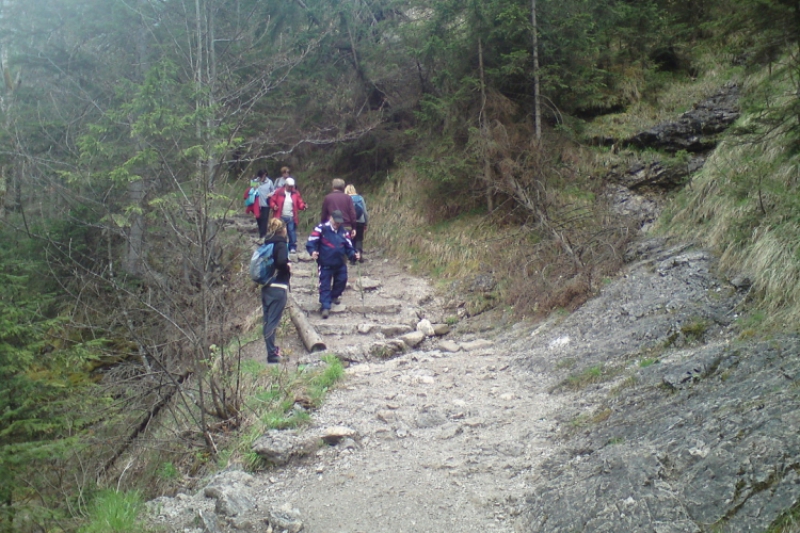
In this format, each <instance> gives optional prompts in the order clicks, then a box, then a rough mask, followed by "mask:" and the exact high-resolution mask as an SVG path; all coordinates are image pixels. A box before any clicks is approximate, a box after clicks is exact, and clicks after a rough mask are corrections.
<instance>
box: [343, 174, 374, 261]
mask: <svg viewBox="0 0 800 533" xmlns="http://www.w3.org/2000/svg"><path fill="white" fill-rule="evenodd" d="M344 193H345V194H347V195H349V196H350V198H352V199H353V207H354V208H355V210H356V231H354V232H353V247H354V248H355V249H356V252H358V253H359V254H361V257H360V258H359V260H358V261H359V262H360V263H363V262H364V235H365V234H366V231H367V222H368V220H369V216H368V215H367V204H366V203H365V202H364V198H363V197H362V196H361V195H360V194H358V193H357V192H356V188H355V186H353V185H352V184H351V185H348V186H347V187H345V188H344Z"/></svg>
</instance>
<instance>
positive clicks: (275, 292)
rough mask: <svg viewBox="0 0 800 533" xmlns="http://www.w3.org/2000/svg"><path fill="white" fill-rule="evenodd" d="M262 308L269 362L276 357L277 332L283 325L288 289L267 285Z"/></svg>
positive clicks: (264, 288) (264, 290)
mask: <svg viewBox="0 0 800 533" xmlns="http://www.w3.org/2000/svg"><path fill="white" fill-rule="evenodd" d="M261 307H262V309H263V310H264V342H266V344H267V361H269V360H270V359H272V358H274V357H275V352H276V351H277V348H276V347H275V331H277V329H278V326H279V325H280V324H281V315H283V309H284V308H285V307H286V289H281V288H278V287H270V286H268V285H265V286H264V287H262V288H261Z"/></svg>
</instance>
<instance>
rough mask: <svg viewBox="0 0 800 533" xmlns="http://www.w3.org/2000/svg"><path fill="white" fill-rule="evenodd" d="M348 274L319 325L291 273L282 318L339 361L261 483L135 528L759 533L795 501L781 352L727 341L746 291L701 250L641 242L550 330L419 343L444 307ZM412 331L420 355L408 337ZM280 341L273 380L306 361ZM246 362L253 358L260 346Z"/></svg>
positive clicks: (389, 272) (789, 379) (786, 365)
mask: <svg viewBox="0 0 800 533" xmlns="http://www.w3.org/2000/svg"><path fill="white" fill-rule="evenodd" d="M370 259H371V260H370V261H369V262H368V263H366V264H365V265H363V270H362V273H361V274H362V276H361V277H362V281H363V279H364V278H369V279H370V280H373V281H375V283H374V284H372V285H370V287H371V288H370V289H369V290H367V291H365V294H364V295H363V296H364V299H363V301H362V295H361V291H359V290H358V289H357V287H358V285H357V283H358V279H357V277H358V276H357V275H356V277H355V279H354V278H353V277H351V283H352V285H353V286H352V287H351V288H350V289H348V291H347V292H345V295H344V297H343V302H342V305H341V307H340V308H339V309H337V312H336V313H334V314H333V315H332V316H331V318H329V319H328V320H323V319H322V318H321V317H320V316H319V313H318V312H317V308H316V295H315V291H314V290H313V287H314V285H313V273H312V272H306V274H301V273H300V272H302V271H303V269H308V268H309V264H306V266H305V267H302V266H300V267H298V272H297V274H296V278H295V289H294V290H295V292H296V295H297V299H298V302H299V304H298V305H300V306H302V307H303V308H304V309H305V310H306V311H307V315H308V318H309V320H310V321H312V322H313V323H314V324H315V325H316V326H318V327H319V328H320V330H322V331H323V332H324V333H323V336H324V337H325V339H326V341H327V342H328V343H329V347H328V348H329V351H332V352H334V353H337V354H339V355H340V356H341V357H342V358H344V359H345V360H347V361H349V362H350V365H349V367H348V368H347V375H346V378H345V380H344V381H343V382H342V383H341V385H340V386H339V387H338V388H337V389H336V390H334V391H332V392H331V393H330V394H329V396H328V398H327V399H326V402H325V404H324V405H323V406H322V407H321V408H320V409H319V410H318V411H316V412H314V413H313V417H312V418H313V422H312V424H311V425H310V426H309V427H305V428H302V429H298V430H287V431H271V432H268V433H267V434H265V435H263V436H262V437H261V438H259V439H258V440H257V441H256V442H255V444H254V446H253V450H254V451H255V452H256V453H258V454H260V455H261V456H262V457H264V458H266V459H268V460H269V461H270V462H271V463H272V464H274V465H275V466H274V467H273V468H271V469H269V470H267V471H262V472H257V473H245V472H243V471H241V470H238V469H236V468H230V469H227V470H225V471H223V472H220V473H218V474H217V475H215V476H214V477H213V478H212V479H210V480H206V481H205V483H203V484H202V485H201V486H200V487H199V488H198V489H197V490H196V491H195V492H188V493H186V494H179V495H178V496H176V497H174V498H159V499H157V500H155V501H153V502H151V503H150V509H151V511H152V519H153V521H154V522H155V523H156V524H160V525H162V526H166V529H167V530H169V531H181V532H193V533H198V532H209V533H214V532H229V531H230V532H233V531H258V532H262V531H263V532H269V531H275V532H276V531H290V532H292V531H294V532H296V531H301V530H302V531H308V532H313V533H318V532H319V533H322V532H325V533H337V532H342V533H344V532H348V533H356V532H375V531H381V532H467V531H469V532H475V531H486V532H512V531H513V532H523V531H531V532H546V531H547V532H562V531H563V532H566V531H586V532H594V531H598V532H599V531H626V532H656V533H667V532H676V533H677V532H692V533H696V532H703V531H764V530H766V528H767V527H769V525H770V524H772V523H774V522H775V521H776V520H780V519H781V518H780V517H781V513H782V512H783V511H784V510H785V509H787V508H789V507H791V506H792V505H793V504H794V503H795V502H797V501H798V498H800V438H798V431H797V429H798V427H800V387H798V385H797V383H798V381H797V380H798V377H800V358H799V357H797V355H798V350H800V348H798V345H799V344H800V343H798V340H797V339H796V338H794V337H782V338H779V339H773V340H771V341H769V342H755V341H750V342H748V341H742V340H737V339H736V335H737V333H736V331H737V330H736V328H735V327H734V326H735V322H736V320H737V316H738V309H739V306H740V305H741V303H742V301H743V299H744V298H745V297H746V294H747V292H748V288H749V284H748V282H747V280H746V279H743V278H742V279H734V280H724V279H721V278H719V277H718V276H717V275H715V273H714V259H713V258H712V257H711V256H710V255H709V254H708V253H706V252H704V251H703V250H697V249H694V248H692V247H690V246H687V245H671V244H670V243H667V242H664V241H662V240H648V241H642V242H639V243H636V244H635V245H634V246H632V247H631V248H630V250H629V252H628V255H627V257H626V259H627V260H628V265H627V267H626V268H625V269H624V271H623V273H622V274H621V275H620V276H619V277H618V278H617V279H615V280H611V281H610V283H608V284H607V285H606V286H605V288H604V289H603V290H602V292H601V294H600V295H598V297H597V298H595V299H593V300H592V301H590V302H588V303H587V304H586V305H585V306H583V307H582V308H581V309H579V310H577V311H576V312H574V313H572V314H569V315H561V314H556V315H554V316H553V317H551V318H550V319H548V320H546V321H544V322H542V323H538V324H536V323H528V322H519V323H509V322H507V321H506V320H505V319H504V317H503V316H502V315H500V314H496V315H492V316H478V317H472V318H466V319H464V320H462V321H461V322H460V323H459V324H458V325H457V326H456V327H454V328H453V330H452V331H449V332H447V333H446V334H445V330H446V328H442V329H439V330H438V335H437V331H433V330H435V329H436V326H437V325H441V324H442V323H443V321H444V320H445V318H446V317H447V316H452V315H453V314H454V313H456V312H457V303H458V301H457V300H453V299H452V297H448V298H449V301H448V302H444V301H443V300H441V299H440V298H439V297H437V296H436V295H435V294H434V292H433V290H432V288H431V287H430V285H429V284H428V283H427V282H426V281H425V280H423V279H420V278H416V277H414V276H410V275H408V274H407V273H405V272H404V271H402V270H401V269H398V268H397V267H396V266H394V265H393V264H391V263H389V262H385V261H383V260H381V259H380V258H379V257H377V256H373V257H371V258H370ZM303 279H306V280H307V281H303ZM309 281H311V282H312V283H309ZM365 285H367V283H366V282H365ZM454 304H455V305H456V307H448V306H451V305H454ZM390 308H391V309H392V311H391V312H390V311H389V309H390ZM426 320H427V321H429V322H430V323H431V325H432V326H434V327H433V328H431V330H428V329H427V327H426ZM328 327H330V329H326V328H328ZM418 327H419V328H420V329H425V333H422V340H419V339H420V336H419V335H413V336H411V337H409V335H411V333H416V332H418V330H417V328H418ZM403 338H406V339H410V341H411V342H410V343H405V341H402V339H403ZM417 341H419V342H417ZM296 342H297V344H296V345H288V346H287V351H288V352H289V354H290V359H289V361H288V362H287V363H285V364H288V365H292V364H298V363H304V362H310V361H312V360H314V359H316V358H317V355H318V354H307V353H305V351H304V350H303V349H302V347H301V346H300V344H299V341H296ZM387 346H388V347H394V348H392V349H393V350H394V349H395V348H396V349H397V350H396V352H391V351H386V349H387ZM251 349H252V350H254V352H253V354H252V355H253V357H263V353H262V352H263V347H262V345H261V343H260V342H259V343H254V344H253V345H252V346H251Z"/></svg>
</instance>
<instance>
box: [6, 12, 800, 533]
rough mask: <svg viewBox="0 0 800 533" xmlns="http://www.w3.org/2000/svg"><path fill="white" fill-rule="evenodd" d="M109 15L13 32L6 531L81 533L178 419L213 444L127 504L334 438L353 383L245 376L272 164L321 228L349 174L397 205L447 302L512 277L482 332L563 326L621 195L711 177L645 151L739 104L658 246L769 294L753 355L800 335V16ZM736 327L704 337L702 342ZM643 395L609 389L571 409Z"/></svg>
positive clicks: (379, 244)
mask: <svg viewBox="0 0 800 533" xmlns="http://www.w3.org/2000/svg"><path fill="white" fill-rule="evenodd" d="M107 4H108V3H107V2H102V1H100V0H88V1H87V2H80V3H77V2H75V1H74V0H58V1H56V0H37V1H35V2H33V3H24V2H23V3H20V2H11V3H10V4H8V5H7V6H4V8H3V16H2V17H0V34H2V35H3V36H4V40H3V64H2V71H3V82H2V84H0V111H2V113H0V116H1V117H2V121H3V127H2V128H0V146H3V147H4V150H2V151H0V202H2V206H1V207H2V209H0V272H2V274H1V275H0V479H2V480H3V484H2V487H0V533H6V532H7V531H12V530H14V529H15V525H17V524H16V522H19V521H20V520H25V521H29V522H31V524H32V525H31V528H30V529H35V528H38V529H40V530H52V529H53V528H54V527H55V526H54V525H53V524H55V523H56V522H57V523H58V526H57V527H58V528H60V529H63V530H71V531H74V530H75V529H77V528H78V526H79V523H80V522H81V521H82V520H84V519H85V517H84V516H82V515H81V514H80V513H79V512H76V511H75V510H76V509H84V508H86V506H85V505H86V502H85V501H83V499H84V498H85V495H86V494H90V493H91V491H92V490H94V488H92V487H86V486H82V485H83V484H82V482H77V481H76V480H79V479H84V476H82V475H81V474H82V473H83V472H85V471H100V470H102V471H107V469H110V470H108V471H109V472H111V473H112V474H113V472H114V465H113V464H112V465H109V464H106V463H107V462H112V463H113V461H112V458H114V457H116V456H117V452H118V451H119V450H120V449H125V448H127V446H128V445H129V444H131V440H134V441H135V440H136V438H137V437H138V436H139V435H138V434H137V433H136V432H138V431H139V430H138V429H136V428H140V427H141V428H144V429H142V431H145V430H147V431H157V430H156V429H153V428H155V427H156V426H158V424H156V423H154V424H152V425H149V424H147V425H146V426H147V428H145V427H144V426H143V425H141V423H142V421H143V420H149V419H150V417H151V415H155V414H156V413H157V412H169V413H170V417H171V420H169V423H170V424H174V427H170V428H166V429H165V428H161V430H162V431H163V432H164V434H166V435H170V436H173V435H178V434H180V435H190V436H191V437H190V438H186V439H183V438H182V439H175V438H172V439H171V440H169V442H167V443H164V444H162V445H161V446H163V450H166V451H163V450H162V449H159V450H157V451H155V450H152V449H147V450H142V453H140V454H138V457H140V458H142V461H145V459H144V458H148V457H152V458H153V459H152V461H151V464H149V465H147V466H146V467H142V468H137V469H135V471H136V472H137V473H140V474H137V475H141V476H142V477H141V478H134V477H133V476H130V477H129V478H126V479H125V480H124V483H123V485H124V484H126V483H129V484H130V486H124V487H121V489H124V490H127V489H128V488H131V489H133V488H135V487H137V486H139V487H145V486H146V487H147V488H150V489H152V490H158V487H161V486H163V485H164V484H168V483H170V482H172V480H176V479H181V477H182V476H181V473H182V472H187V473H190V474H192V475H195V474H198V473H201V472H202V471H203V470H204V469H207V468H214V467H217V466H219V465H221V464H225V463H227V462H229V461H237V460H243V461H244V462H246V463H247V464H249V465H251V467H254V466H256V465H257V463H258V461H257V457H253V456H252V455H251V452H249V448H248V442H252V439H254V438H257V436H258V435H259V434H260V432H261V431H264V430H266V429H268V428H290V427H297V426H299V425H302V424H305V423H307V421H308V417H309V414H308V410H309V409H313V408H315V407H318V406H319V405H320V404H321V402H322V401H323V399H324V397H325V394H326V392H327V391H328V390H329V388H330V387H331V386H333V384H334V383H335V382H336V380H338V379H340V378H341V375H342V371H343V370H342V367H341V364H340V363H339V362H338V361H335V360H333V359H331V358H326V360H325V364H324V365H323V366H322V367H320V368H318V367H308V368H302V369H297V370H292V371H288V370H287V371H282V370H275V369H266V368H264V366H263V365H261V364H260V363H256V362H253V361H248V360H245V359H244V358H243V357H242V345H243V344H245V343H246V342H248V341H249V340H252V339H253V338H255V337H257V331H256V329H257V328H255V329H254V328H253V327H252V326H253V325H254V324H252V321H253V318H252V309H251V308H250V307H251V306H252V302H253V301H254V300H255V299H256V295H255V294H254V291H253V287H252V284H247V283H244V279H243V278H244V276H243V271H242V267H243V261H242V257H243V256H245V255H246V250H247V249H248V247H249V245H250V244H251V243H250V242H249V241H248V238H247V237H246V236H244V235H242V234H239V233H238V232H235V231H222V230H223V229H225V228H230V227H231V226H230V224H229V222H230V219H231V217H232V215H233V214H234V213H236V212H239V211H241V209H242V205H241V193H242V186H241V185H242V182H243V181H244V180H245V179H246V178H248V177H249V176H251V175H253V174H254V172H255V170H257V169H258V168H260V167H265V168H267V169H268V170H270V173H271V174H272V175H275V174H276V172H275V171H276V170H277V168H279V167H280V166H282V165H283V164H289V165H296V166H297V167H299V168H295V169H293V170H294V174H295V176H296V177H297V178H299V179H300V180H301V181H300V184H301V189H302V190H303V194H304V197H305V199H306V200H307V202H308V203H309V204H310V206H311V209H309V210H308V211H307V212H304V213H302V214H301V227H302V228H309V227H311V225H312V223H313V222H314V221H315V219H316V215H317V213H318V211H317V210H316V209H315V208H314V207H315V206H318V205H319V201H320V199H321V197H322V195H323V194H324V193H325V192H326V191H327V190H328V189H329V181H330V178H331V177H334V176H336V177H343V178H345V179H346V180H347V181H352V182H354V183H355V184H356V186H357V187H358V188H359V190H361V191H362V192H364V193H365V194H366V196H367V200H368V204H369V207H370V210H369V211H370V230H369V234H368V237H367V246H373V245H374V246H375V248H381V250H382V251H383V252H385V254H386V255H388V256H391V257H393V258H396V259H399V260H400V261H402V262H403V263H404V264H409V265H411V266H412V269H413V270H414V271H417V272H423V273H434V274H435V275H436V277H437V278H439V279H438V280H437V281H436V282H437V285H438V286H440V287H442V290H443V291H447V290H449V289H450V288H451V287H452V286H453V285H452V283H451V282H452V280H455V279H461V278H469V277H471V276H475V275H477V274H481V275H487V276H491V277H492V278H493V279H494V280H495V281H496V287H497V288H496V289H495V290H493V291H492V292H491V293H490V294H485V295H484V294H475V295H472V296H469V297H463V298H461V296H462V295H458V297H459V298H461V301H460V302H459V304H461V303H463V304H464V308H465V309H466V311H467V312H468V313H478V312H483V311H485V310H486V309H488V308H490V307H495V306H499V307H500V308H501V309H508V310H513V313H514V314H516V315H518V316H519V317H529V316H532V315H538V316H547V315H548V314H550V313H552V312H554V311H555V313H556V315H555V316H556V318H557V317H558V315H559V314H560V315H561V317H562V318H563V317H564V316H567V315H568V313H570V312H571V311H572V310H574V309H575V308H576V306H578V305H580V304H581V303H582V302H584V301H585V300H586V299H587V298H589V297H590V296H591V295H592V294H593V293H594V292H596V291H597V290H598V289H599V288H600V287H601V286H602V285H603V284H605V283H606V282H607V280H608V279H610V278H611V277H613V276H614V275H615V274H616V272H617V271H618V269H619V267H620V265H621V264H622V258H623V255H624V254H623V251H624V250H625V247H626V245H627V244H628V242H629V241H630V239H631V238H632V237H633V236H634V235H635V234H636V230H637V227H636V226H635V225H634V224H633V222H631V221H630V220H628V219H627V218H625V217H624V216H621V215H619V214H617V213H614V212H613V211H612V210H609V208H608V207H609V206H608V202H607V194H606V193H607V188H606V185H607V181H608V180H606V177H607V176H608V175H609V173H612V174H614V173H619V172H624V169H626V168H629V167H630V165H632V164H639V163H644V164H653V165H656V164H658V165H661V166H662V167H665V168H678V167H681V166H684V165H686V164H687V163H688V162H689V159H690V157H691V156H692V155H693V154H689V153H686V152H683V151H678V152H677V153H674V154H673V153H666V152H661V151H657V150H652V149H649V150H637V149H635V148H632V147H630V146H627V145H626V143H625V140H626V139H628V138H629V137H630V136H631V135H633V134H635V133H637V132H641V131H643V130H645V129H647V128H650V127H652V126H653V125H654V124H657V123H659V122H661V121H664V120H667V119H672V118H674V117H676V116H678V115H679V114H680V113H682V112H683V111H686V110H688V109H690V108H691V106H693V105H694V104H696V103H697V102H699V101H701V100H702V99H703V98H705V97H708V96H709V95H711V94H714V92H716V91H717V90H718V89H719V87H720V86H722V85H723V84H725V83H729V82H735V83H737V84H738V85H739V87H740V90H741V93H742V114H741V117H740V119H739V121H738V122H737V124H736V128H735V129H734V130H732V131H730V132H727V133H725V134H723V135H721V136H720V141H721V142H720V145H719V147H718V148H717V149H716V151H715V152H714V153H713V154H712V155H711V156H710V157H709V158H708V159H707V161H706V163H705V166H704V167H703V169H702V171H700V172H699V173H697V174H696V175H693V176H691V177H690V178H689V182H688V185H687V186H686V187H684V188H683V189H682V190H680V191H679V192H676V193H675V194H674V196H673V197H671V198H670V201H669V203H668V205H667V206H666V209H665V211H664V214H663V217H662V218H661V220H660V222H659V225H658V228H657V230H658V231H660V232H662V233H663V234H668V235H673V236H676V237H679V238H682V239H691V240H693V241H695V242H698V243H699V244H701V245H703V246H709V247H711V248H713V249H715V250H716V251H717V252H718V253H719V255H720V261H721V268H722V270H723V271H724V272H726V273H731V274H733V273H737V274H738V273H740V272H741V271H743V273H744V274H746V275H747V276H749V277H750V278H751V279H752V280H753V287H752V289H751V290H750V293H749V294H748V300H747V303H748V304H750V303H753V304H755V305H756V306H757V308H758V309H757V310H755V311H751V312H749V313H748V314H746V315H744V316H743V318H741V319H740V321H739V326H740V337H741V338H742V339H746V338H750V337H754V336H757V335H761V334H763V333H764V332H770V331H774V330H778V329H782V328H790V329H794V328H796V324H798V323H800V239H799V238H798V234H800V195H798V194H797V192H798V187H799V186H800V182H798V179H797V176H798V173H797V168H798V157H800V154H799V153H798V149H797V147H798V140H800V118H798V117H800V98H798V97H797V95H798V94H800V91H798V84H799V83H800V82H798V77H797V75H796V73H797V72H798V59H797V53H796V52H797V51H796V47H797V45H796V43H797V41H798V28H797V27H796V20H797V18H796V9H797V6H796V5H795V4H793V3H791V2H783V1H775V0H764V1H762V0H733V1H728V0H726V1H722V0H688V1H686V2H673V1H667V0H644V1H639V2H635V3H634V2H630V1H629V0H598V1H596V2H585V1H584V0H565V1H561V2H539V3H538V7H537V21H538V23H537V24H538V27H537V28H532V27H531V20H532V18H531V12H530V9H531V5H530V3H529V2H522V1H518V0H487V1H477V0H468V1H457V0H443V1H441V2H435V3H430V2H420V1H417V0H409V1H407V2H403V3H398V2H395V1H391V2H390V1H389V0H376V1H374V2H369V3H355V4H352V5H351V4H348V5H347V6H345V7H343V4H342V3H341V2H334V1H331V0H315V1H312V2H273V1H258V2H256V1H252V0H244V1H243V2H241V1H237V2H231V1H230V0H199V2H198V3H197V5H196V7H197V12H196V13H195V12H193V10H187V11H184V10H170V9H166V10H165V9H163V6H162V5H160V4H157V3H148V2H143V3H141V4H140V5H137V6H136V10H135V12H134V11H131V6H129V5H128V4H126V3H112V5H107ZM201 12H202V13H206V14H207V17H208V19H207V20H206V21H205V24H203V23H200V21H199V20H196V19H195V17H198V18H199V15H198V13H201ZM242 13H247V14H248V15H247V16H246V17H242ZM265 21H267V22H265ZM19 28H30V29H32V31H33V32H34V33H33V34H31V33H30V32H20V31H19ZM42 28H46V29H47V32H48V38H47V39H37V38H32V37H31V35H34V36H35V35H38V33H36V32H39V31H40V29H42ZM211 28H213V31H214V35H213V36H211V35H209V34H208V33H207V32H208V31H210V29H211ZM534 31H535V32H536V35H537V38H538V43H539V50H538V54H539V62H540V63H539V64H540V68H539V69H538V70H534V69H533V68H532V66H531V65H532V54H531V36H532V32H534ZM183 43H196V46H197V50H196V54H195V53H193V54H191V55H187V54H186V49H185V48H184V44H183ZM221 43H225V44H224V46H223V45H222V44H221ZM342 43H345V44H344V45H343V44H342ZM130 65H134V67H130ZM20 80H24V83H22V82H20ZM534 81H538V82H539V84H540V87H541V96H542V98H541V101H542V102H543V103H542V105H541V107H539V108H537V107H536V106H535V103H536V101H535V99H534V98H533V95H532V94H531V87H532V86H533V85H534ZM539 113H540V114H541V118H542V120H541V121H540V122H538V123H536V122H535V121H534V119H533V117H536V116H537V115H538V114H539ZM537 130H541V135H539V133H538V131H537ZM711 297H713V295H711ZM446 321H447V323H448V324H450V325H455V324H456V323H457V322H458V317H456V316H451V317H448V318H447V319H446ZM708 327H709V324H707V323H706V322H705V321H704V320H699V319H698V320H693V321H691V322H689V323H687V324H683V325H682V326H681V327H680V331H676V332H675V335H674V338H673V339H672V342H675V341H677V340H679V339H681V340H686V341H687V342H698V341H701V340H702V338H703V336H704V335H705V332H706V330H707V328H708ZM663 349H665V347H664V346H661V347H657V348H653V350H652V351H651V352H649V353H648V354H647V357H645V358H643V359H641V360H640V361H639V365H640V367H642V368H644V367H646V366H647V365H649V364H653V363H654V362H656V361H657V358H658V355H660V354H659V352H660V351H661V350H663ZM571 364H575V362H574V361H572V362H568V361H564V362H560V363H559V368H569V369H571V370H572V369H573V367H572V366H570V365H571ZM616 375H618V372H617V370H616V369H610V368H606V367H603V366H595V367H590V368H587V369H584V370H583V371H581V372H578V373H575V374H574V375H572V376H570V377H569V378H567V379H566V380H565V381H564V383H562V384H561V385H560V386H561V387H564V388H567V389H569V390H580V389H582V388H584V387H586V386H588V385H590V384H592V383H598V382H602V381H605V380H608V379H611V378H612V377H614V376H616ZM626 383H630V382H629V380H624V381H622V382H621V384H620V386H622V385H624V384H626ZM87 399H88V401H87ZM112 400H113V401H112ZM296 406H299V407H302V409H300V408H299V407H296ZM162 408H164V409H163V411H162ZM165 424H166V422H165ZM144 440H145V441H146V439H144ZM162 442H163V441H162ZM187 442H189V443H191V444H189V445H187V444H186V443H187ZM88 447H91V449H92V454H91V455H88V454H86V453H85V451H84V450H85V449H87V448H88ZM90 463H91V464H90ZM140 466H141V465H140ZM148 476H149V477H148ZM145 478H146V479H145ZM152 480H156V481H157V483H153V484H149V481H152ZM116 481H118V480H110V483H111V484H112V485H115V484H116ZM159 483H161V485H159ZM154 487H155V488H154ZM119 494H127V493H119ZM142 497H149V494H146V493H142ZM42 501H45V502H48V504H47V505H48V508H44V507H43V506H42V505H41V504H40V503H38V502H42ZM72 502H77V504H76V505H72ZM68 504H69V505H68ZM109 505H110V504H109ZM100 520H101V521H102V519H100ZM94 523H95V522H94V521H92V524H94ZM87 527H88V526H87ZM91 527H94V526H91ZM109 527H110V526H109Z"/></svg>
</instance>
